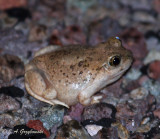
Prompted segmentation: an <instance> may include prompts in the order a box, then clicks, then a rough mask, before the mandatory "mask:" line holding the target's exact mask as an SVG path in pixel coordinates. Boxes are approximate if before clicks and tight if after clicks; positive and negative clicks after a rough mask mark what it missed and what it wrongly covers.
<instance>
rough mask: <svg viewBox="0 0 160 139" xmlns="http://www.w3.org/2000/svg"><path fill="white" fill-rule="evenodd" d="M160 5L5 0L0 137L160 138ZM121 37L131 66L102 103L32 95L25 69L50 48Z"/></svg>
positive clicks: (0, 13)
mask: <svg viewBox="0 0 160 139" xmlns="http://www.w3.org/2000/svg"><path fill="white" fill-rule="evenodd" d="M159 7H160V0H152V1H151V0H134V1H128V0H99V1H97V0H92V1H90V0H54V1H53V0H14V1H12V0H0V139H44V138H49V139H54V138H55V139H76V138H77V139H78V138H79V139H88V138H89V139H119V138H120V139H159V138H160V8H159ZM111 36H119V37H120V39H121V40H122V42H123V44H124V46H125V47H126V48H127V49H129V50H131V51H132V53H133V56H134V62H133V64H132V67H131V68H130V69H129V70H128V71H127V73H126V74H125V75H124V76H123V77H122V78H121V79H120V80H118V81H116V82H115V83H113V84H111V85H109V86H107V87H106V88H104V89H103V90H100V91H99V92H98V93H100V94H102V95H103V96H104V97H103V99H102V100H101V102H100V103H95V104H92V105H89V106H83V105H81V104H79V103H78V104H76V105H74V106H71V107H70V108H69V109H67V108H65V107H62V106H58V105H57V106H51V105H49V104H47V103H44V102H41V101H39V100H37V99H35V98H33V97H32V96H30V95H29V94H28V93H27V91H26V89H25V86H24V65H25V64H26V63H27V62H28V61H29V60H31V59H32V58H33V56H34V53H35V52H36V51H37V50H39V49H40V48H44V47H46V46H49V45H59V46H62V47H63V45H69V44H84V45H85V44H89V45H96V44H98V43H100V42H104V41H106V40H107V39H108V38H109V37H111Z"/></svg>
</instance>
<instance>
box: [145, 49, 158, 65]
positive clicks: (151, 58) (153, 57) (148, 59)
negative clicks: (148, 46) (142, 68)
mask: <svg viewBox="0 0 160 139" xmlns="http://www.w3.org/2000/svg"><path fill="white" fill-rule="evenodd" d="M155 60H158V61H159V60H160V51H156V50H152V51H150V52H149V53H148V55H147V56H146V57H145V59H144V61H143V63H144V64H145V65H147V64H149V63H151V62H153V61H155Z"/></svg>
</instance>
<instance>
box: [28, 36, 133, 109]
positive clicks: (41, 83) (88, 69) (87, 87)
mask: <svg viewBox="0 0 160 139" xmlns="http://www.w3.org/2000/svg"><path fill="white" fill-rule="evenodd" d="M132 61H133V58H132V53H131V52H130V51H129V50H127V49H125V48H124V47H123V46H122V42H121V40H120V39H119V37H111V38H109V39H108V40H107V41H106V42H104V43H100V44H98V45H96V46H92V47H90V46H82V45H69V46H64V47H60V46H49V47H46V48H43V49H41V50H40V51H38V52H37V53H36V54H35V57H34V58H33V60H31V61H30V62H29V63H28V64H26V66H25V87H26V90H27V92H28V93H29V94H30V95H32V96H33V97H35V98H36V99H38V100H40V101H43V102H46V103H49V104H51V105H55V104H59V105H63V106H65V107H69V106H71V105H74V104H76V103H77V102H80V103H81V104H83V105H89V104H90V103H91V100H92V99H93V98H94V94H95V93H96V92H97V91H99V90H101V89H102V88H104V87H105V86H106V85H108V84H111V83H113V82H115V81H116V80H118V79H119V78H120V77H121V76H122V75H123V74H124V73H125V72H126V71H127V70H128V69H129V67H130V66H131V64H132Z"/></svg>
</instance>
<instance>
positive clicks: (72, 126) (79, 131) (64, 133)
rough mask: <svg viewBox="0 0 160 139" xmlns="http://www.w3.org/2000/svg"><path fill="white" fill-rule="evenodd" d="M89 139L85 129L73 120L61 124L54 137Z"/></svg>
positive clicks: (57, 138) (58, 138)
mask: <svg viewBox="0 0 160 139" xmlns="http://www.w3.org/2000/svg"><path fill="white" fill-rule="evenodd" d="M63 138H65V139H74V138H77V139H79V138H80V139H81V138H82V139H91V137H90V135H89V134H88V133H87V131H86V130H85V129H84V128H83V127H82V126H81V125H80V124H79V123H78V122H77V121H75V120H71V121H69V122H68V123H66V124H64V125H62V126H61V127H60V128H59V129H58V132H57V136H56V138H55V139H63Z"/></svg>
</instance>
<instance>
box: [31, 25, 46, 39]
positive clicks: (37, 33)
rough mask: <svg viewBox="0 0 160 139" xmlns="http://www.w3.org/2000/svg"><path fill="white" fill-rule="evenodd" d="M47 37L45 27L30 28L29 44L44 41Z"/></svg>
mask: <svg viewBox="0 0 160 139" xmlns="http://www.w3.org/2000/svg"><path fill="white" fill-rule="evenodd" d="M46 37H47V27H46V26H45V25H34V26H32V27H31V28H30V32H29V38H28V40H29V41H30V42H34V41H40V42H41V41H44V40H45V39H46Z"/></svg>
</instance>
